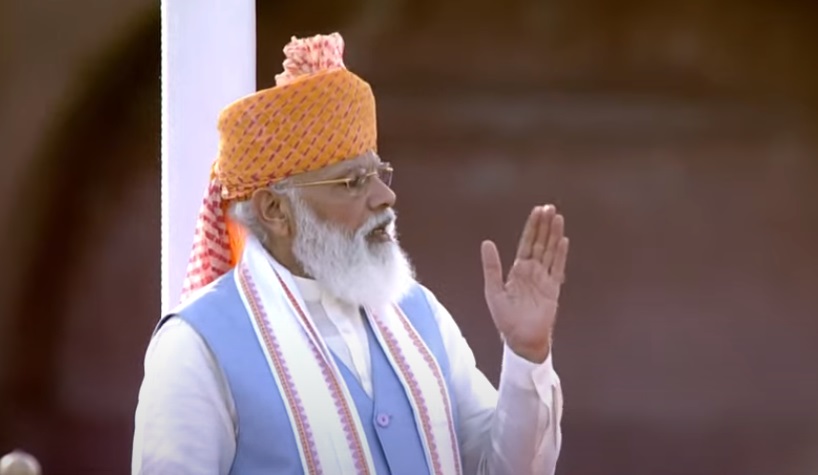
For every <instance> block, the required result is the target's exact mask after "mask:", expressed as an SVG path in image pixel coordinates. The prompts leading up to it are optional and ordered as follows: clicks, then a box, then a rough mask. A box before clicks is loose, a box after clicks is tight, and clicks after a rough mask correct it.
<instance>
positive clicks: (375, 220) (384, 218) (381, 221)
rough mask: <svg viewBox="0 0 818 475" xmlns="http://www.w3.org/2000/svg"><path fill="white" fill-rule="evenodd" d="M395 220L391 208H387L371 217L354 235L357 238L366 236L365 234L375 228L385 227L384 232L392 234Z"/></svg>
mask: <svg viewBox="0 0 818 475" xmlns="http://www.w3.org/2000/svg"><path fill="white" fill-rule="evenodd" d="M396 219H397V213H395V210H393V209H392V208H388V209H387V210H385V211H384V212H383V213H380V214H377V215H375V216H372V217H371V218H369V219H368V220H366V222H365V223H364V224H363V225H362V226H361V227H360V228H359V229H358V232H357V233H355V234H357V235H358V237H363V236H366V235H367V234H369V233H371V232H372V231H374V230H375V229H377V228H380V227H382V226H383V227H385V229H386V232H387V233H389V234H393V233H394V231H395V220H396Z"/></svg>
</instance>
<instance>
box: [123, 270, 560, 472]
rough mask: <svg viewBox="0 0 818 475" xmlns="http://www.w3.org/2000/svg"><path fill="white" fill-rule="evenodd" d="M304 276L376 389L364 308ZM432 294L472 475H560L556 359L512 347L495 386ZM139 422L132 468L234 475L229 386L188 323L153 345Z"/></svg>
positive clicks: (343, 348) (319, 322)
mask: <svg viewBox="0 0 818 475" xmlns="http://www.w3.org/2000/svg"><path fill="white" fill-rule="evenodd" d="M296 282H297V284H298V288H299V291H300V292H301V294H302V297H303V298H304V301H305V302H306V304H307V310H308V311H309V313H310V317H311V318H312V319H313V321H314V322H315V325H316V326H317V328H318V331H319V332H320V333H321V336H322V337H323V338H324V340H325V341H326V343H327V346H328V347H329V348H330V349H331V350H332V351H333V352H334V353H335V354H336V355H337V356H338V357H339V358H340V359H341V360H342V361H343V362H344V364H345V365H346V366H347V367H348V368H349V369H350V370H351V371H352V373H353V374H354V375H355V376H356V377H357V378H358V379H359V381H360V382H361V385H362V386H363V388H364V389H365V390H366V391H367V393H369V394H370V395H371V394H372V380H371V369H370V359H369V342H368V338H367V334H366V328H365V326H364V321H363V318H362V317H361V315H360V313H359V312H358V309H357V308H355V307H354V306H350V305H345V304H344V303H342V302H339V301H338V300H336V299H334V298H332V297H331V296H328V295H327V294H326V293H324V292H322V291H321V289H320V288H319V286H318V284H317V283H316V282H315V281H312V280H307V279H299V278H296ZM426 297H427V299H428V300H429V302H430V304H431V305H432V308H433V310H434V313H435V317H436V319H437V321H438V324H439V326H440V333H441V336H442V338H443V344H444V346H445V349H446V352H447V354H448V357H449V364H450V368H451V380H452V384H453V388H452V399H453V402H454V408H455V410H456V411H457V413H458V424H459V425H458V431H457V432H458V434H459V435H460V451H461V455H462V457H463V464H464V473H465V474H467V475H471V474H492V475H521V474H531V475H551V474H553V473H554V470H555V466H556V463H557V458H558V456H559V452H560V446H561V439H562V433H561V429H560V421H561V417H562V389H561V387H560V381H559V377H558V376H557V374H556V372H555V371H554V368H553V364H552V358H551V356H549V357H548V359H547V360H546V361H545V362H544V363H543V364H540V365H536V364H533V363H530V362H528V361H526V360H524V359H522V358H520V357H519V356H517V355H516V354H514V352H512V351H511V350H509V349H508V347H506V348H504V351H503V368H502V372H501V376H500V389H499V391H497V390H496V389H495V388H494V387H493V386H492V385H491V383H490V382H489V381H488V379H487V378H486V377H485V375H484V374H483V373H482V372H481V371H480V370H478V369H477V367H476V364H475V359H474V354H473V353H472V350H471V348H470V347H469V345H468V343H467V342H466V340H465V338H463V335H462V333H461V332H460V329H459V328H458V326H457V324H456V323H455V321H454V319H453V318H452V317H451V315H450V314H449V312H448V311H447V310H446V308H445V307H443V305H441V304H440V302H438V300H437V299H436V298H435V297H434V295H432V294H431V293H429V292H427V294H426ZM180 399H181V400H184V401H185V402H184V404H179V403H178V401H179V400H180ZM180 408H182V409H181V410H180ZM135 419H136V428H135V433H134V444H133V462H132V472H133V474H135V475H136V474H139V475H160V474H168V473H173V474H174V475H227V474H228V472H229V470H230V466H231V464H232V462H233V457H234V454H235V450H236V433H237V431H238V430H239V428H238V427H237V424H236V410H235V406H234V404H233V399H232V396H231V394H230V388H229V387H228V385H227V382H226V379H225V377H224V375H223V374H222V372H221V370H220V368H219V366H218V364H217V363H216V361H215V359H214V356H213V355H212V354H211V352H210V350H209V349H208V348H207V345H206V344H205V343H204V341H203V340H202V338H201V337H200V336H199V335H198V334H197V333H196V332H195V331H194V330H193V328H192V327H190V326H189V325H188V324H187V323H185V322H184V321H183V320H181V319H178V318H176V319H172V320H171V321H169V322H167V323H166V324H165V325H163V326H162V328H161V329H160V330H159V332H158V333H157V334H156V336H155V337H154V338H153V340H152V341H151V343H150V345H149V347H148V351H147V354H146V356H145V377H144V380H143V382H142V387H141V389H140V391H139V404H138V406H137V409H136V417H135Z"/></svg>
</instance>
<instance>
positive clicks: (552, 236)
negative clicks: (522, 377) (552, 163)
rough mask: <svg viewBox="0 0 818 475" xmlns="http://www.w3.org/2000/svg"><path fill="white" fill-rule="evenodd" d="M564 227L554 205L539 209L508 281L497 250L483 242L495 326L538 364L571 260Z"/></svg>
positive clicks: (548, 342) (547, 343)
mask: <svg viewBox="0 0 818 475" xmlns="http://www.w3.org/2000/svg"><path fill="white" fill-rule="evenodd" d="M564 228H565V221H564V219H563V217H562V215H559V214H557V212H556V209H555V208H554V206H551V205H546V206H537V207H535V208H534V209H533V210H532V211H531V214H530V215H529V217H528V221H527V222H526V224H525V228H523V234H522V236H521V237H520V244H519V246H518V248H517V256H516V258H515V259H514V264H513V265H512V266H511V270H510V271H509V272H508V278H507V279H506V280H505V281H504V280H503V267H502V264H501V263H500V255H499V253H498V252H497V246H496V245H495V244H494V243H493V242H491V241H484V242H483V244H482V247H481V254H482V258H483V276H484V279H485V294H486V303H487V304H488V307H489V311H490V312H491V317H492V319H493V320H494V325H495V326H496V327H497V330H498V331H499V332H500V334H501V335H502V336H503V338H504V339H505V342H506V344H507V345H508V346H509V348H511V350H512V351H514V352H515V353H516V354H518V355H519V356H521V357H523V358H525V359H527V360H529V361H532V362H534V363H542V362H543V361H545V359H546V358H547V357H548V353H549V352H550V351H551V334H552V331H553V328H554V323H555V322H556V319H557V301H558V299H559V295H560V287H561V285H562V283H563V281H564V280H565V261H566V259H567V257H568V238H567V237H565V236H564V234H563V233H564Z"/></svg>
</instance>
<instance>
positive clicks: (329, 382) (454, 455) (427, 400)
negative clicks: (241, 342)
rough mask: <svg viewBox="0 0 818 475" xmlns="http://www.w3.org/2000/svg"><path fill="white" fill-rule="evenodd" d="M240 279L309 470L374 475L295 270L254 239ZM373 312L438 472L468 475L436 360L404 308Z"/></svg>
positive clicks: (241, 265)
mask: <svg viewBox="0 0 818 475" xmlns="http://www.w3.org/2000/svg"><path fill="white" fill-rule="evenodd" d="M235 278H236V284H237V286H238V289H239V293H240V294H241V298H242V301H243V302H244V305H245V308H246V309H247V313H248V315H250V318H251V320H252V323H253V328H254V330H255V333H256V337H257V338H258V340H259V343H260V344H261V347H262V349H263V351H264V355H265V357H266V358H267V364H268V365H269V367H270V371H271V372H272V374H273V376H274V378H275V381H276V384H277V385H278V389H279V391H280V394H281V397H282V399H283V400H284V406H285V407H286V408H287V414H288V416H289V419H290V425H291V427H292V429H293V434H294V435H295V440H296V445H297V447H298V451H299V456H300V458H301V463H302V467H303V468H304V472H305V473H307V474H321V473H324V474H327V475H334V474H367V475H375V466H374V464H373V462H372V456H371V452H370V450H369V444H368V441H367V438H366V433H365V432H364V430H363V427H362V426H361V419H360V417H359V415H358V412H357V409H356V407H355V402H354V401H353V399H352V396H351V395H350V393H349V390H348V389H347V387H346V384H345V382H344V379H343V377H342V376H341V373H340V371H339V370H338V367H337V365H336V364H335V360H334V358H333V357H332V354H331V353H330V351H329V349H328V348H327V346H326V344H325V343H324V341H323V339H322V338H321V335H320V334H319V333H318V331H317V330H316V327H315V325H314V324H313V322H312V320H311V319H310V318H309V316H308V315H307V314H306V312H305V310H304V309H305V308H306V305H305V304H304V301H303V300H302V298H301V296H300V294H299V293H298V292H297V290H295V289H297V287H296V285H295V282H294V281H293V278H292V275H291V274H290V272H289V271H287V269H285V268H284V267H283V266H281V265H280V264H279V263H278V262H276V260H275V259H273V258H272V257H271V256H270V255H269V253H268V252H267V251H266V250H265V249H264V248H263V247H262V246H261V244H260V243H259V242H258V240H256V239H254V238H252V237H248V239H247V243H246V245H245V251H244V255H243V256H242V259H241V261H240V262H239V264H238V267H237V269H236V272H235ZM367 314H368V316H369V317H370V323H371V327H372V330H373V332H374V334H375V336H376V338H377V340H378V342H379V344H380V345H381V348H382V349H383V350H384V353H385V354H386V355H387V357H388V359H389V362H390V364H391V365H392V368H393V369H394V371H395V374H397V375H398V377H399V378H400V381H401V384H402V385H403V388H404V390H405V392H406V395H407V397H408V399H409V402H410V403H411V405H412V409H413V412H414V416H415V423H416V426H417V430H418V434H420V438H421V441H422V442H423V447H424V451H425V453H426V461H427V463H428V466H429V468H430V470H431V473H432V474H434V475H461V473H462V468H461V465H460V453H459V448H458V444H457V437H456V433H455V427H454V419H453V416H452V410H453V408H452V407H451V399H450V397H449V394H448V389H447V387H446V383H445V380H444V377H443V372H442V371H441V369H440V366H439V365H438V364H437V361H436V360H435V358H434V355H433V354H432V352H431V351H430V350H429V348H428V347H427V346H426V344H425V343H424V342H423V339H422V338H421V337H420V335H418V333H417V331H416V330H415V329H414V327H413V326H412V324H411V322H410V321H409V320H408V318H406V316H405V315H404V314H403V312H402V311H401V309H400V308H399V307H398V306H397V305H393V306H390V308H388V309H385V310H381V311H373V310H372V309H367Z"/></svg>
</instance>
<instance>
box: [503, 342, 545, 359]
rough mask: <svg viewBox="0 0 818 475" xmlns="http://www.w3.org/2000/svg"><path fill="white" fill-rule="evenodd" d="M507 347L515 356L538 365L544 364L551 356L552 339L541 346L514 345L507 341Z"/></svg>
mask: <svg viewBox="0 0 818 475" xmlns="http://www.w3.org/2000/svg"><path fill="white" fill-rule="evenodd" d="M506 345H507V346H508V347H509V349H510V350H511V351H512V352H513V353H514V354H515V355H517V356H519V357H520V358H522V359H524V360H526V361H528V362H531V363H534V364H538V365H539V364H543V363H544V362H545V360H547V359H548V355H549V354H551V342H550V339H549V341H547V342H545V343H543V344H539V345H514V344H513V343H511V342H509V341H506Z"/></svg>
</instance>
